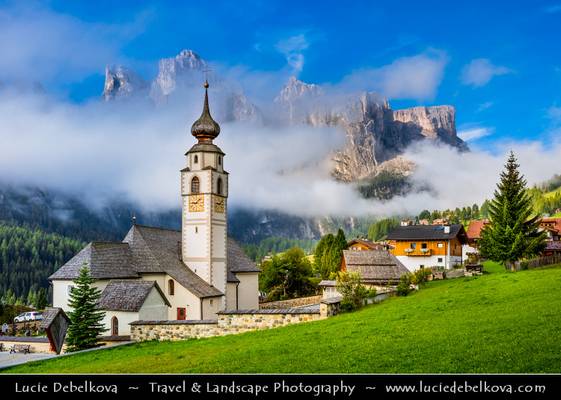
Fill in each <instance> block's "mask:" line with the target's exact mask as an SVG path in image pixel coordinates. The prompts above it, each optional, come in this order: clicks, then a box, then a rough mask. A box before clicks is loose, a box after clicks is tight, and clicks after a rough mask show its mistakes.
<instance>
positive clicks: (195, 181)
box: [191, 176, 200, 193]
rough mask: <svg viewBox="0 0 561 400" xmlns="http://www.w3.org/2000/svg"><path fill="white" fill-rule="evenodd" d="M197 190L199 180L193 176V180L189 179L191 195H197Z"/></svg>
mask: <svg viewBox="0 0 561 400" xmlns="http://www.w3.org/2000/svg"><path fill="white" fill-rule="evenodd" d="M199 189H200V182H199V178H197V177H196V176H194V177H193V179H191V193H199Z"/></svg>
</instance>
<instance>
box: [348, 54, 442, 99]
mask: <svg viewBox="0 0 561 400" xmlns="http://www.w3.org/2000/svg"><path fill="white" fill-rule="evenodd" d="M447 63H448V56H447V55H446V53H444V52H443V51H440V50H430V51H427V52H424V53H421V54H417V55H414V56H411V57H402V58H398V59H397V60H395V61H393V62H392V63H391V64H388V65H384V66H382V67H378V68H366V69H360V70H357V71H355V72H353V73H352V74H350V75H349V76H347V77H346V78H345V79H344V80H343V82H342V83H341V86H342V87H343V88H344V89H345V90H347V91H357V90H370V91H376V92H379V93H381V94H382V95H384V96H386V97H389V98H394V99H416V100H426V99H432V98H434V97H435V95H436V91H437V89H438V87H439V86H440V83H441V82H442V78H443V76H444V69H445V67H446V64H447Z"/></svg>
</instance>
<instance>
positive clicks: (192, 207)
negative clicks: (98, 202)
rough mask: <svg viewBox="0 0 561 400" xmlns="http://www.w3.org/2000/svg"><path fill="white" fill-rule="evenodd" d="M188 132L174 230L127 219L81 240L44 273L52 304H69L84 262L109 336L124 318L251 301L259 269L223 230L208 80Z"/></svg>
mask: <svg viewBox="0 0 561 400" xmlns="http://www.w3.org/2000/svg"><path fill="white" fill-rule="evenodd" d="M191 133H192V135H193V136H194V137H195V138H197V139H198V142H197V143H196V144H195V145H193V147H192V148H191V149H190V150H189V151H187V153H186V154H185V155H186V157H187V160H186V164H187V165H186V167H185V168H183V169H182V170H181V196H182V229H181V231H176V230H170V229H162V228H156V227H148V226H143V225H138V224H133V226H132V227H131V229H130V230H129V232H128V233H127V235H126V236H125V238H124V239H123V241H122V242H92V243H89V244H88V245H87V246H86V247H85V248H84V249H82V250H81V251H80V252H79V253H78V254H76V256H74V257H73V258H72V259H71V260H70V261H68V262H67V263H66V264H65V265H63V266H62V267H61V268H60V269H59V270H58V271H56V272H55V273H54V274H53V275H51V277H50V278H49V279H50V280H51V282H52V284H53V306H54V307H61V308H62V309H64V310H65V311H69V306H68V300H69V295H70V288H71V287H72V286H73V280H74V279H76V278H77V277H78V274H79V271H80V269H81V268H82V266H84V265H86V266H87V267H88V268H89V269H90V273H91V275H92V277H94V278H95V279H96V282H95V286H97V287H98V288H99V289H100V290H102V299H105V300H104V301H102V302H100V304H101V306H102V307H101V308H102V309H104V310H105V311H106V318H105V326H106V328H107V331H106V332H107V334H110V335H126V334H128V333H129V326H128V324H129V323H130V322H132V320H146V319H150V320H184V319H189V320H209V319H216V318H217V313H218V312H219V311H223V310H238V309H256V308H258V307H259V291H258V273H259V269H258V268H257V267H256V266H255V264H254V263H253V262H252V261H251V260H250V259H249V258H248V257H247V256H246V255H245V254H244V253H243V251H242V249H241V248H240V246H239V245H238V244H237V243H236V242H235V241H234V240H233V239H230V238H228V237H227V200H228V173H227V172H226V171H225V170H224V156H225V154H224V152H222V150H221V149H220V148H219V147H218V146H216V145H215V144H214V143H213V139H215V138H216V137H217V136H218V135H219V133H220V126H219V125H218V124H217V123H216V122H215V121H214V120H213V119H212V117H211V115H210V110H209V105H208V83H205V100H204V107H203V112H202V114H201V117H200V118H199V119H198V120H197V121H195V123H194V124H193V126H192V127H191ZM146 282H149V284H146ZM123 288H126V290H127V291H128V292H130V296H126V295H124V294H123V292H122V290H123ZM116 299H119V300H118V302H117V301H116ZM116 303H118V304H116Z"/></svg>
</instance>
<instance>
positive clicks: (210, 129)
mask: <svg viewBox="0 0 561 400" xmlns="http://www.w3.org/2000/svg"><path fill="white" fill-rule="evenodd" d="M204 87H205V101H204V104H203V112H202V113H201V116H200V117H199V119H198V120H196V121H195V122H194V123H193V126H191V134H192V135H193V136H195V137H196V138H197V139H198V140H199V143H212V140H213V139H215V138H216V137H217V136H218V135H219V134H220V125H218V123H217V122H216V121H215V120H214V119H212V116H211V115H210V108H209V106H208V82H205V84H204Z"/></svg>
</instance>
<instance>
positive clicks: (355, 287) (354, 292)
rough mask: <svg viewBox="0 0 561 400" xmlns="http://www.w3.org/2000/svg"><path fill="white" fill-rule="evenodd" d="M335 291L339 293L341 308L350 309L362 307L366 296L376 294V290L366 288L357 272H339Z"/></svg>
mask: <svg viewBox="0 0 561 400" xmlns="http://www.w3.org/2000/svg"><path fill="white" fill-rule="evenodd" d="M337 291H338V292H339V293H341V295H342V296H343V299H342V300H341V310H343V311H352V310H356V309H358V308H360V307H362V306H363V305H364V303H365V301H366V299H367V298H369V297H373V296H376V290H374V289H367V288H366V287H364V285H363V284H362V282H361V280H360V275H359V274H357V273H352V272H351V273H349V272H339V273H338V274H337Z"/></svg>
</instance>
